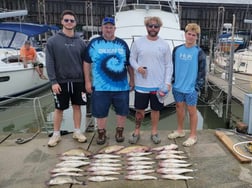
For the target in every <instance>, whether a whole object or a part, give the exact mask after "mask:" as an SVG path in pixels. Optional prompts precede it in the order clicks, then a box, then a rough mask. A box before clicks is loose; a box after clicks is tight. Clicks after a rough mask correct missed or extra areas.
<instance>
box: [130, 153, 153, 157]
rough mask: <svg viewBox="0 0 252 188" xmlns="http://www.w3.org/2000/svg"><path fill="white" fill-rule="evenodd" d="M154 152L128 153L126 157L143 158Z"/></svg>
mask: <svg viewBox="0 0 252 188" xmlns="http://www.w3.org/2000/svg"><path fill="white" fill-rule="evenodd" d="M151 154H152V152H134V153H127V154H126V156H128V157H142V156H146V155H151Z"/></svg>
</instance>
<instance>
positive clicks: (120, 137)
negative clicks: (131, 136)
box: [115, 127, 124, 142]
mask: <svg viewBox="0 0 252 188" xmlns="http://www.w3.org/2000/svg"><path fill="white" fill-rule="evenodd" d="M123 130H124V128H123V127H117V128H116V134H115V139H116V141H117V142H123V141H124V136H123Z"/></svg>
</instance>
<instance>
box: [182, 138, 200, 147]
mask: <svg viewBox="0 0 252 188" xmlns="http://www.w3.org/2000/svg"><path fill="white" fill-rule="evenodd" d="M196 142H197V137H194V138H188V139H187V140H186V141H185V142H183V146H186V147H189V146H192V145H194V144H196Z"/></svg>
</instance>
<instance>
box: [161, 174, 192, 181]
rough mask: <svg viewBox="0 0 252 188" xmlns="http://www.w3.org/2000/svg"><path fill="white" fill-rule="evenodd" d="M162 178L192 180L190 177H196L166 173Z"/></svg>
mask: <svg viewBox="0 0 252 188" xmlns="http://www.w3.org/2000/svg"><path fill="white" fill-rule="evenodd" d="M161 178H163V179H170V180H190V179H194V177H191V176H183V175H179V174H166V175H162V176H161Z"/></svg>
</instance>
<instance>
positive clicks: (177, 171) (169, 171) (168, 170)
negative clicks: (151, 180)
mask: <svg viewBox="0 0 252 188" xmlns="http://www.w3.org/2000/svg"><path fill="white" fill-rule="evenodd" d="M193 171H194V170H193V169H189V168H159V169H157V173H160V174H183V173H187V172H193Z"/></svg>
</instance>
